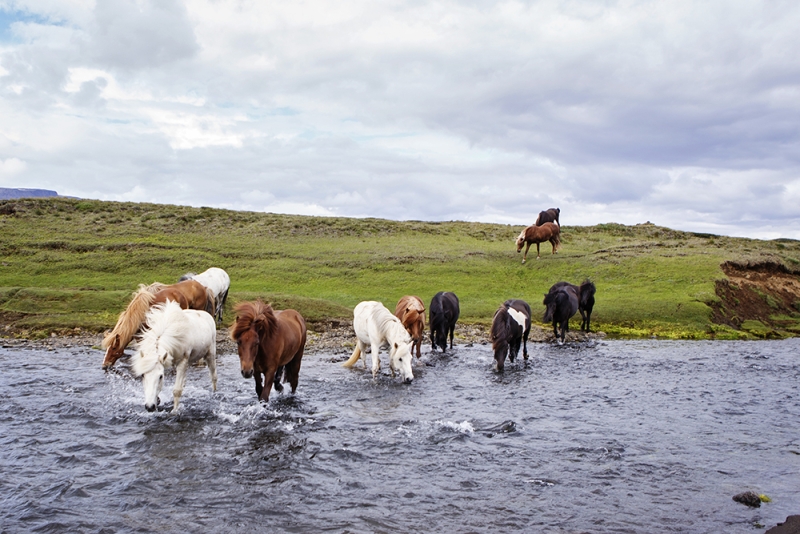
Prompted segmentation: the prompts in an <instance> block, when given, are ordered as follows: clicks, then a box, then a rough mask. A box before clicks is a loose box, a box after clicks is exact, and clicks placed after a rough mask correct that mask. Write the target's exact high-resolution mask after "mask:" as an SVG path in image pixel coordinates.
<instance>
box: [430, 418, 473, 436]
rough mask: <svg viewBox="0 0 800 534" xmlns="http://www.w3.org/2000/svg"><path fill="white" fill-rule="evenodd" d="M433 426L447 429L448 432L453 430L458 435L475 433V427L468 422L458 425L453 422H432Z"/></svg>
mask: <svg viewBox="0 0 800 534" xmlns="http://www.w3.org/2000/svg"><path fill="white" fill-rule="evenodd" d="M434 423H435V424H437V425H439V426H440V427H444V428H449V429H450V430H455V431H456V432H458V433H460V434H472V433H474V432H475V427H473V426H472V423H470V422H469V421H462V422H460V423H456V422H453V421H442V420H439V421H434Z"/></svg>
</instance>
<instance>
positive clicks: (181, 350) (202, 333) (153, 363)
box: [132, 300, 217, 413]
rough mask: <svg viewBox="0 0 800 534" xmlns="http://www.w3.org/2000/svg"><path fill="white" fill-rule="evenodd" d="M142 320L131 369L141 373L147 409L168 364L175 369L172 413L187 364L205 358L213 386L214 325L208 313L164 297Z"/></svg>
mask: <svg viewBox="0 0 800 534" xmlns="http://www.w3.org/2000/svg"><path fill="white" fill-rule="evenodd" d="M145 323H146V326H145V328H144V330H143V331H142V335H141V339H140V340H139V341H138V342H137V344H136V353H135V354H134V355H133V359H132V369H133V373H134V374H135V375H136V376H142V385H143V386H144V407H145V408H146V409H147V411H148V412H152V411H154V410H155V409H156V405H157V404H158V403H159V398H158V395H159V393H161V388H162V386H163V385H164V370H165V369H168V368H170V367H175V370H176V372H175V386H174V387H173V388H172V397H173V405H172V412H173V413H175V412H177V411H178V404H179V402H180V399H181V394H182V393H183V387H184V385H185V384H186V370H187V369H188V367H189V365H190V364H194V363H197V362H198V361H200V360H205V362H206V364H207V365H208V372H209V373H210V374H211V388H212V390H213V391H216V390H217V366H216V355H217V325H216V324H214V318H213V317H212V316H211V315H210V314H208V313H206V312H205V311H198V310H184V309H182V308H181V307H180V306H179V305H178V303H177V302H174V301H171V300H168V301H167V302H165V303H163V304H157V305H156V306H153V307H152V308H150V310H149V311H148V312H147V315H146V320H145Z"/></svg>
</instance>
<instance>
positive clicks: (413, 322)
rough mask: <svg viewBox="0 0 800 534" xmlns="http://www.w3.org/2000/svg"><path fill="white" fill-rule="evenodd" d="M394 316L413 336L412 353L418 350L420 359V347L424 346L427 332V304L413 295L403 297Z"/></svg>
mask: <svg viewBox="0 0 800 534" xmlns="http://www.w3.org/2000/svg"><path fill="white" fill-rule="evenodd" d="M394 315H395V317H397V318H398V319H400V322H401V323H403V326H404V327H405V328H406V330H407V331H408V333H409V334H411V352H412V353H413V352H414V347H416V348H417V358H419V357H420V347H421V346H422V334H423V333H424V332H425V304H423V303H422V299H421V298H419V297H415V296H413V295H406V296H405V297H402V298H401V299H400V300H399V301H398V303H397V307H396V308H395V310H394Z"/></svg>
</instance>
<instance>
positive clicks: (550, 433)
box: [0, 340, 800, 533]
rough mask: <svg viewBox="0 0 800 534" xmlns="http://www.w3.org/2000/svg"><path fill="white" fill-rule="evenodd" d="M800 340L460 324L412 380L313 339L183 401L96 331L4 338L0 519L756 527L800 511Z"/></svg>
mask: <svg viewBox="0 0 800 534" xmlns="http://www.w3.org/2000/svg"><path fill="white" fill-rule="evenodd" d="M799 353H800V340H787V341H770V342H665V341H601V342H596V343H590V344H571V345H570V344H568V345H565V346H561V347H559V346H555V345H545V344H534V345H532V346H531V357H532V359H531V362H530V363H529V364H528V365H527V366H525V365H523V364H522V363H521V362H518V363H515V364H510V365H509V364H507V366H506V372H505V373H504V374H502V375H497V374H494V373H493V372H492V371H491V362H492V360H491V351H490V349H489V347H486V346H475V347H467V346H461V347H457V348H456V350H455V351H453V352H452V353H449V354H445V355H441V354H431V353H428V352H424V353H423V357H422V361H423V362H426V363H427V365H426V364H425V363H423V364H419V363H418V364H416V366H415V376H416V379H415V380H414V382H413V384H411V385H403V384H400V383H399V381H397V380H393V379H392V378H391V377H389V376H388V374H387V375H383V376H380V377H379V378H378V379H377V380H373V379H372V376H371V374H369V373H368V372H364V371H363V370H362V368H361V367H360V364H359V366H358V367H357V368H356V369H355V370H348V369H344V368H342V367H341V366H340V365H339V364H338V363H335V362H334V360H342V359H343V357H342V356H341V355H340V356H336V357H334V356H332V355H325V354H317V355H307V356H306V358H305V361H304V363H303V368H302V370H301V374H300V386H299V388H298V392H297V394H296V395H295V396H292V395H287V394H286V393H284V394H283V395H279V394H276V393H275V392H273V394H272V398H271V400H270V402H269V404H268V405H266V406H261V405H259V403H258V402H257V401H256V397H255V391H254V388H253V382H252V380H245V379H243V378H241V375H240V374H239V368H238V358H237V357H236V355H234V354H223V355H220V356H218V360H219V365H218V372H219V391H217V393H216V394H212V393H211V390H210V389H211V388H210V380H209V378H208V373H207V370H206V369H201V368H193V369H190V370H189V377H188V382H187V387H186V389H185V391H184V395H183V398H182V401H181V409H180V412H179V413H178V414H177V415H172V414H170V413H169V412H168V411H159V412H156V413H152V414H151V413H147V412H146V411H145V409H144V406H143V400H142V388H141V384H140V383H139V382H138V381H136V380H135V379H133V378H131V376H130V374H129V370H128V367H127V363H126V362H125V361H121V362H119V363H118V366H119V370H118V371H117V372H114V373H108V374H105V373H103V372H102V371H101V370H100V362H101V360H102V354H101V353H100V352H99V351H96V350H90V349H74V350H64V351H51V352H45V351H36V350H16V349H14V350H9V349H0V398H1V400H2V407H3V409H2V411H0V470H1V472H2V477H0V531H3V532H5V531H8V532H15V531H36V532H64V531H72V532H80V531H86V532H100V531H105V532H118V531H142V532H146V531H160V532H197V531H206V532H211V531H226V532H246V531H252V530H253V529H254V528H255V529H257V530H258V531H264V530H266V529H270V530H273V531H277V532H282V531H285V532H323V531H332V532H435V531H438V532H488V531H494V532H516V531H526V532H540V531H541V532H637V533H638V532H692V533H694V532H709V533H712V532H713V533H717V532H747V533H752V532H763V531H764V527H770V526H774V525H775V524H777V523H778V522H782V521H784V519H785V518H786V516H787V515H790V514H797V513H800V358H799V357H798V354H799ZM120 364H121V365H120ZM385 368H386V364H385V358H384V371H386V369H385ZM287 391H288V388H287ZM161 399H162V408H166V409H170V408H171V405H172V378H171V377H170V378H168V379H167V383H166V386H165V389H164V391H162V393H161ZM746 490H754V491H756V492H758V493H766V494H767V495H769V496H770V497H771V498H772V499H773V502H771V503H767V504H764V505H763V506H762V507H761V508H759V509H750V508H747V507H745V506H743V505H741V504H737V503H735V502H733V500H732V499H731V497H732V496H733V495H734V494H736V493H740V492H742V491H746Z"/></svg>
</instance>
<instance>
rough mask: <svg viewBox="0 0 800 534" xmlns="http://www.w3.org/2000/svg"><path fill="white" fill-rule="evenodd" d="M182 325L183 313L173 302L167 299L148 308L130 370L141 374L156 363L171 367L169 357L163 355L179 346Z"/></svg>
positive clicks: (180, 344)
mask: <svg viewBox="0 0 800 534" xmlns="http://www.w3.org/2000/svg"><path fill="white" fill-rule="evenodd" d="M185 324H186V316H185V315H184V312H183V309H181V307H180V305H179V304H178V303H177V302H175V301H172V300H167V301H166V302H164V303H163V304H156V305H155V306H153V307H152V308H150V310H149V311H148V312H147V319H146V326H145V327H144V329H143V330H142V336H141V338H140V340H139V341H138V343H136V355H135V356H134V359H133V366H132V367H133V373H134V374H135V375H136V376H140V375H143V374H145V373H147V372H148V371H150V370H151V369H153V367H155V366H156V364H157V363H161V364H162V365H164V367H171V366H172V361H171V358H168V357H167V356H169V355H171V354H173V353H174V352H176V351H178V350H180V349H181V347H182V345H183V341H184V340H183V337H184V336H185V335H186V333H187V332H186V327H185ZM159 349H161V350H159ZM162 355H163V356H164V359H162Z"/></svg>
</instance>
